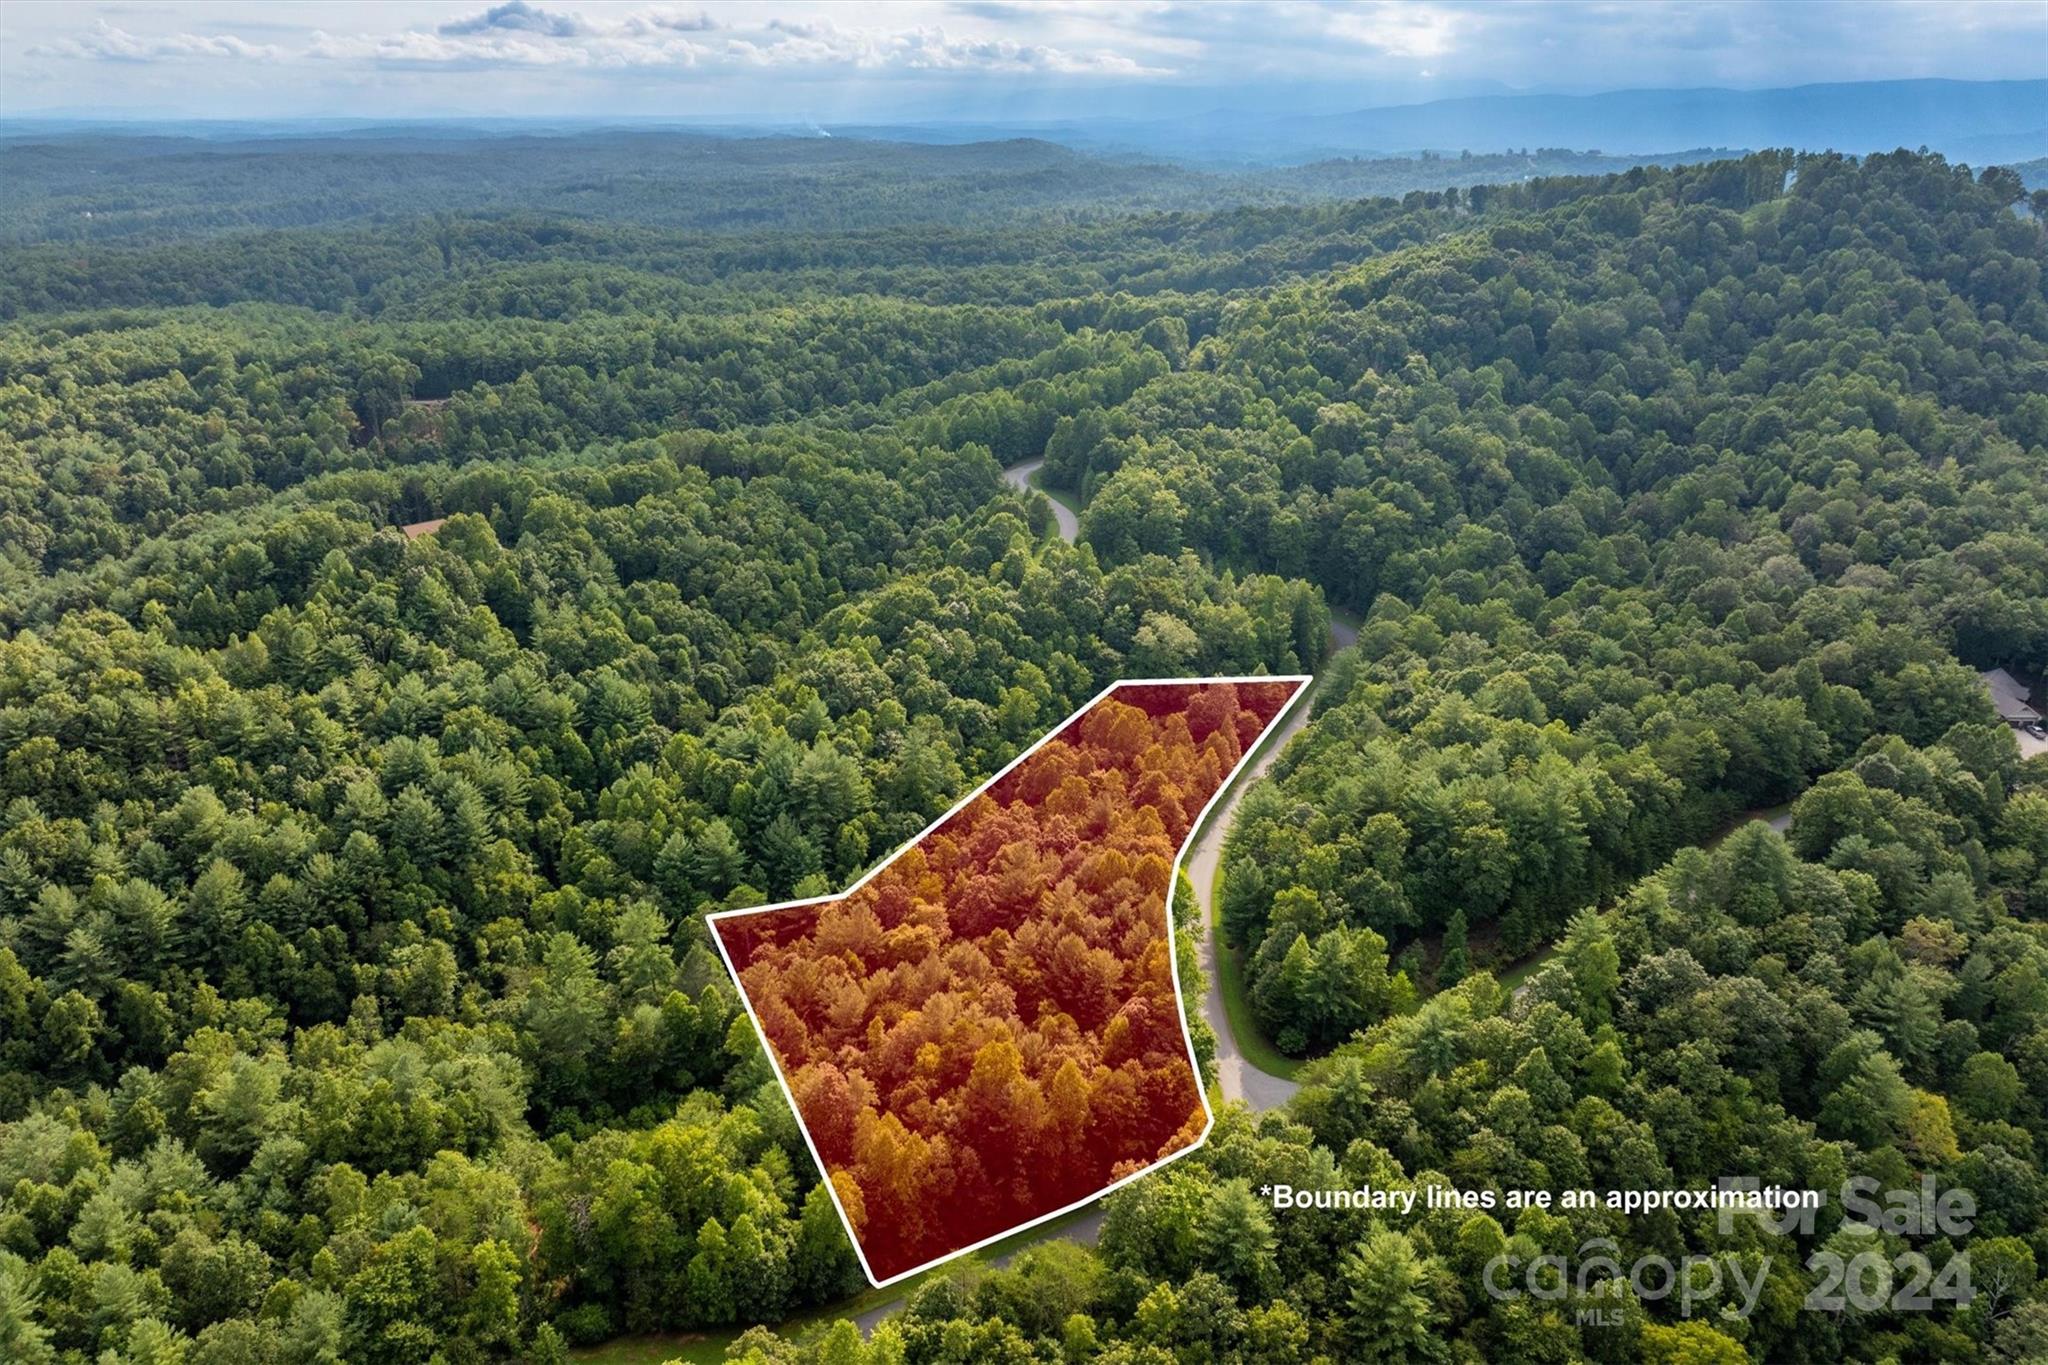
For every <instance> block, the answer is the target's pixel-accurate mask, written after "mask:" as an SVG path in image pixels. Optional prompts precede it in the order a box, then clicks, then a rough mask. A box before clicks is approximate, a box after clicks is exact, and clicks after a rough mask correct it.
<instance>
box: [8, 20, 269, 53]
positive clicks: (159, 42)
mask: <svg viewBox="0 0 2048 1365" xmlns="http://www.w3.org/2000/svg"><path fill="white" fill-rule="evenodd" d="M24 55H26V56H30V57H68V58H71V59H74V60H83V61H95V62H160V61H171V60H176V59H178V58H189V57H229V58H234V59H237V60H244V61H247V60H257V61H275V60H277V59H279V58H281V57H283V56H284V55H285V52H284V49H283V48H279V47H272V46H270V45H268V44H263V43H252V42H249V41H247V40H246V39H243V38H237V37H235V36H233V35H232V34H220V35H216V36H211V37H209V36H207V35H204V34H199V33H173V34H169V35H166V36H164V37H161V38H138V37H136V36H135V35H134V34H132V33H129V32H128V31H127V30H125V29H119V28H115V27H114V26H113V25H112V24H110V23H108V22H107V21H106V20H104V19H99V20H95V21H94V23H93V27H92V31H91V32H90V33H86V34H83V35H81V36H79V37H76V38H62V39H59V40H58V41H56V42H54V43H43V44H39V45H37V46H35V47H31V48H29V49H28V50H27V51H26V53H25V54H24Z"/></svg>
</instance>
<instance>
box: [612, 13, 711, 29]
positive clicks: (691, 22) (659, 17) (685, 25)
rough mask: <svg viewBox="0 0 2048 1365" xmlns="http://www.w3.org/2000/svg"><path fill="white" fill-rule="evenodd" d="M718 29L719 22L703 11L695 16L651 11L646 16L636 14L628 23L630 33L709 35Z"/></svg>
mask: <svg viewBox="0 0 2048 1365" xmlns="http://www.w3.org/2000/svg"><path fill="white" fill-rule="evenodd" d="M717 27H718V21H717V20H716V19H714V18H712V17H711V16H710V15H709V14H707V13H706V12H705V11H703V10H701V9H700V10H698V11H697V12H696V13H695V14H684V13H681V12H679V11H676V10H651V11H649V12H648V13H646V14H636V15H634V16H633V17H632V18H630V19H628V20H627V21H626V28H627V30H628V31H629V32H645V31H646V30H648V29H666V30H668V31H669V32H671V33H709V32H711V31H712V30H713V29H715V28H717Z"/></svg>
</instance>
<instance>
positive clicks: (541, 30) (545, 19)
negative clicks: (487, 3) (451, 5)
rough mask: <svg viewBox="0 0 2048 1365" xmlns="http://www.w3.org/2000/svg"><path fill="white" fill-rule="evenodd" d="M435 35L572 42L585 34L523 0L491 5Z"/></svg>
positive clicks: (578, 24) (576, 22)
mask: <svg viewBox="0 0 2048 1365" xmlns="http://www.w3.org/2000/svg"><path fill="white" fill-rule="evenodd" d="M437 31H438V32H440V33H442V34H445V35H447V36H448V37H464V36H467V35H469V34H474V33H532V34H538V35H540V36H542V37H546V38H574V37H575V36H576V35H577V34H579V33H584V32H587V31H588V30H587V29H586V28H585V26H584V23H583V21H582V20H581V19H578V18H576V17H575V16H574V15H570V14H551V13H549V12H548V11H547V10H544V9H536V8H535V7H534V6H532V5H529V4H527V3H526V0H505V3H503V4H502V5H493V6H491V7H490V8H489V9H487V10H485V11H484V12H483V13H482V14H472V15H471V16H469V18H467V19H457V20H455V21H453V22H452V23H446V24H443V25H441V27H440V28H439V29H438V30H437Z"/></svg>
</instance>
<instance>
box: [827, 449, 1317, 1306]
mask: <svg viewBox="0 0 2048 1365" xmlns="http://www.w3.org/2000/svg"><path fill="white" fill-rule="evenodd" d="M1044 465H1045V461H1044V460H1043V459H1036V460H1026V461H1024V462H1023V463H1021V464H1014V465H1011V466H1010V467H1009V468H1008V469H1005V470H1004V471H1003V481H1004V482H1005V483H1007V484H1009V485H1010V486H1011V487H1012V488H1015V489H1017V490H1019V491H1020V492H1025V493H1030V492H1040V493H1043V492H1044V491H1045V490H1043V489H1035V488H1034V487H1033V485H1032V483H1031V478H1032V476H1033V475H1034V474H1036V473H1037V472H1038V471H1039V470H1040V469H1041V468H1043V467H1044ZM1046 501H1047V502H1050V503H1051V504H1052V511H1053V517H1054V520H1055V521H1056V523H1057V524H1058V527H1059V533H1060V538H1061V539H1062V540H1067V541H1071V540H1073V539H1074V537H1075V536H1077V535H1078V534H1080V530H1081V522H1080V518H1078V517H1076V516H1075V515H1074V514H1073V512H1071V511H1070V510H1068V509H1067V507H1066V506H1064V505H1063V504H1062V503H1061V502H1060V501H1059V499H1057V498H1054V497H1051V496H1048V497H1047V498H1046ZM1357 642H1358V628H1357V627H1356V626H1353V625H1349V624H1347V623H1345V622H1343V621H1338V620H1335V619H1332V620H1331V622H1330V647H1331V649H1333V650H1336V649H1342V648H1344V647H1345V646H1347V645H1353V644H1356V643H1357ZM1314 689H1315V684H1314V683H1310V684H1309V690H1310V691H1314ZM1308 708H1309V698H1308V697H1306V696H1304V697H1302V698H1301V699H1300V700H1299V701H1297V702H1295V704H1294V709H1293V710H1292V711H1290V712H1288V714H1287V721H1286V723H1285V724H1284V725H1282V726H1281V727H1280V729H1278V730H1277V731H1275V732H1273V733H1272V734H1271V735H1269V736H1267V738H1266V739H1265V741H1264V742H1263V744H1262V746H1261V749H1260V752H1259V753H1258V755H1257V757H1255V758H1254V759H1253V760H1252V763H1251V766H1249V767H1247V768H1246V769H1245V770H1244V771H1243V772H1241V773H1239V774H1238V775H1237V780H1236V781H1235V782H1234V783H1232V784H1231V788H1230V791H1229V792H1228V794H1226V795H1225V796H1224V798H1223V802H1222V804H1221V805H1219V806H1217V807H1216V809H1215V810H1214V811H1213V812H1211V813H1210V816H1209V821H1208V823H1207V824H1206V825H1204V826H1203V828H1202V832H1201V837H1200V838H1199V839H1197V840H1196V842H1195V845H1194V847H1193V848H1191V849H1189V850H1188V852H1187V855H1186V856H1185V857H1184V858H1183V859H1182V860H1181V866H1182V867H1183V868H1184V869H1186V871H1187V874H1188V880H1189V881H1191V882H1193V883H1194V886H1195V898H1196V900H1197V902H1198V903H1199V905H1200V908H1201V923H1202V936H1201V955H1202V970H1203V971H1204V972H1205V973H1207V975H1208V987H1207V990H1206V993H1205V994H1204V995H1203V997H1202V1015H1203V1017H1204V1018H1206V1019H1207V1020H1208V1021H1209V1027H1211V1028H1212V1029H1214V1030H1215V1031H1216V1074H1217V1083H1218V1086H1219V1088H1220V1089H1221V1090H1222V1091H1223V1098H1224V1100H1225V1102H1226V1103H1227V1102H1232V1101H1236V1100H1245V1101H1248V1102H1249V1103H1250V1104H1251V1107H1252V1108H1254V1109H1272V1108H1275V1107H1277V1106H1279V1105H1282V1104H1285V1103H1286V1102H1287V1101H1288V1099H1290V1098H1291V1097H1292V1096H1293V1094H1294V1092H1295V1091H1297V1090H1299V1089H1300V1088H1301V1087H1300V1085H1298V1084H1297V1083H1296V1082H1294V1081H1290V1080H1286V1079H1284V1078H1282V1077H1279V1076H1274V1075H1271V1074H1269V1073H1267V1072H1264V1071H1261V1070H1259V1068H1258V1067H1256V1066H1254V1065H1252V1063H1251V1061H1250V1059H1249V1058H1247V1057H1246V1056H1245V1055H1244V1052H1243V1051H1242V1050H1241V1049H1240V1048H1239V1047H1238V1044H1237V1035H1236V1034H1234V1033H1232V1032H1231V1031H1230V1016H1229V1015H1228V1014H1227V1013H1226V1012H1225V1010H1224V1008H1223V978H1222V977H1221V976H1220V975H1219V974H1218V972H1217V970H1216V952H1217V946H1216V935H1215V932H1214V924H1215V916H1214V914H1213V913H1212V907H1211V906H1210V903H1209V902H1210V897H1211V895H1212V894H1213V891H1214V887H1215V883H1216V863H1217V859H1218V857H1219V856H1220V854H1221V853H1222V850H1223V840H1224V837H1225V836H1226V835H1228V834H1229V833H1230V827H1231V825H1232V823H1233V822H1235V820H1236V819H1237V805H1238V802H1239V801H1241V800H1242V799H1243V798H1244V794H1245V793H1246V792H1247V791H1249V790H1250V789H1251V788H1252V786H1253V785H1254V784H1255V783H1257V782H1258V780H1259V779H1260V778H1262V777H1264V776H1265V775H1266V770H1267V769H1269V768H1271V767H1272V766H1273V760H1274V759H1276V758H1278V757H1279V756H1280V751H1281V750H1282V749H1285V748H1286V747H1287V745H1288V742H1289V741H1291V740H1292V739H1293V738H1294V737H1295V736H1296V735H1297V734H1299V733H1301V730H1302V727H1304V726H1306V725H1307V724H1308ZM1101 1234H1102V1205H1101V1204H1100V1203H1099V1202H1098V1203H1096V1204H1094V1205H1092V1206H1091V1207H1090V1208H1089V1209H1088V1210H1087V1211H1086V1212H1084V1213H1082V1214H1081V1215H1080V1216H1079V1217H1077V1218H1074V1219H1072V1220H1071V1221H1069V1222H1066V1223H1063V1224H1061V1225H1060V1226H1059V1227H1058V1228H1057V1229H1054V1230H1053V1231H1052V1232H1051V1233H1049V1234H1048V1235H1050V1236H1055V1237H1062V1238H1065V1239H1066V1240H1068V1241H1071V1242H1079V1243H1081V1244H1083V1245H1084V1246H1093V1245H1094V1244H1095V1242H1096V1239H1097V1238H1098V1237H1100V1236H1101ZM1033 1240H1034V1241H1035V1240H1037V1239H1033ZM1029 1244H1030V1243H1020V1244H1018V1245H1016V1246H1013V1247H1012V1248H1010V1249H1009V1250H1006V1251H1004V1252H1002V1253H1000V1254H998V1255H996V1256H993V1257H990V1258H989V1263H990V1264H992V1265H995V1266H999V1267H1000V1266H1004V1265H1007V1264H1009V1262H1010V1260H1011V1258H1012V1257H1014V1256H1016V1254H1017V1253H1018V1252H1019V1251H1022V1250H1023V1249H1024V1247H1025V1246H1026V1245H1029ZM907 1301H908V1294H907V1293H906V1294H904V1295H902V1296H899V1297H897V1298H892V1299H890V1300H888V1301H887V1302H886V1303H882V1304H878V1305H876V1306H875V1307H873V1308H870V1309H868V1310H867V1311H866V1312H865V1313H861V1314H859V1315H858V1316H856V1317H855V1318H854V1322H855V1323H856V1324H858V1325H859V1327H860V1332H861V1335H862V1336H867V1335H869V1334H870V1333H872V1332H873V1331H874V1330H875V1325H876V1324H877V1323H879V1322H880V1321H881V1320H882V1319H883V1318H886V1317H888V1316H890V1315H891V1314H893V1313H898V1312H901V1311H902V1309H903V1306H904V1304H905V1303H906V1302H907Z"/></svg>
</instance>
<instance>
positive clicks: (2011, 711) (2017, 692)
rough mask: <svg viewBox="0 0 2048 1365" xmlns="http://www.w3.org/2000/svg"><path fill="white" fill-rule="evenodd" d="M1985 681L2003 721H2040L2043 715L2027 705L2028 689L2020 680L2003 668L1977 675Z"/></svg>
mask: <svg viewBox="0 0 2048 1365" xmlns="http://www.w3.org/2000/svg"><path fill="white" fill-rule="evenodd" d="M1977 676H1978V677H1980V678H1982V679H1983V680H1984V686H1985V687H1986V688H1987V689H1989V690H1990V692H1991V704H1992V705H1993V706H1995V707H1997V708H1998V715H1999V718H2000V719H2001V720H2007V721H2022V720H2039V719H2041V713H2040V712H2039V711H2036V710H2035V709H2034V708H2033V707H2031V706H2029V705H2027V689H2026V687H2025V686H2023V685H2022V684H2021V682H2020V680H2019V679H2018V678H2015V677H2013V675H2012V674H2010V673H2008V672H2006V671H2005V670H2004V669H2002V668H1993V669H1987V670H1986V671H1985V672H1983V673H1980V674H1978V675H1977Z"/></svg>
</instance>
